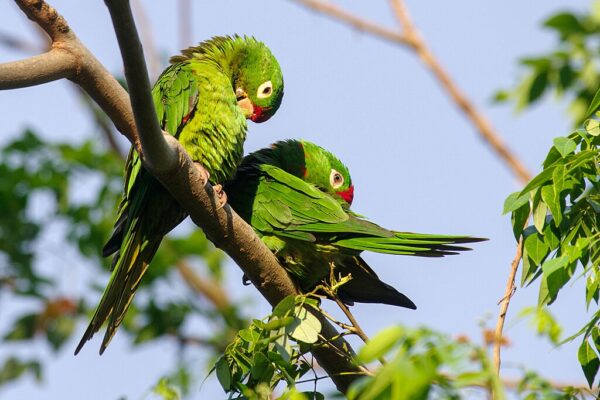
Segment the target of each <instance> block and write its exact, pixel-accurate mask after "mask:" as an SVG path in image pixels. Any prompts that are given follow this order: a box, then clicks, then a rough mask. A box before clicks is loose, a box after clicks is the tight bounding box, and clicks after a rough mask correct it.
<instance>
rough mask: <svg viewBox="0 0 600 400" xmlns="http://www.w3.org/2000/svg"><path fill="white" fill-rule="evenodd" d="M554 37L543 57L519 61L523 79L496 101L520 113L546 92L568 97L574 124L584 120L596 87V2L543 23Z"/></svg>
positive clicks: (599, 28) (599, 15) (599, 81)
mask: <svg viewBox="0 0 600 400" xmlns="http://www.w3.org/2000/svg"><path fill="white" fill-rule="evenodd" d="M543 27H544V28H546V29H548V30H550V31H552V32H554V33H555V34H556V35H557V39H558V44H557V46H556V47H555V49H554V50H553V51H551V52H548V53H546V54H542V55H539V56H534V57H526V58H523V59H521V60H520V64H521V66H522V68H523V70H524V73H523V77H522V78H521V80H520V82H519V83H518V84H517V85H516V87H515V88H514V89H511V90H501V91H498V92H497V93H496V95H495V100H496V101H498V102H507V101H510V102H513V103H515V106H516V109H517V111H521V110H523V109H525V108H527V107H529V106H531V105H533V104H535V103H537V102H538V101H539V100H541V99H542V98H543V96H544V95H545V94H547V93H554V94H555V95H556V96H558V97H562V96H564V95H568V98H569V101H570V105H569V113H570V114H571V117H572V119H573V122H574V125H575V126H579V125H580V124H581V123H582V122H583V120H584V119H585V118H586V110H587V108H588V105H589V104H590V102H591V100H592V98H593V96H594V94H595V93H596V89H597V88H598V86H599V85H600V73H599V72H598V65H599V64H600V42H599V41H598V38H599V37H600V2H598V1H596V2H594V3H593V7H592V9H591V10H590V11H589V12H587V13H575V12H567V11H564V12H559V13H556V14H554V15H552V16H550V17H549V18H547V19H546V20H545V21H544V22H543Z"/></svg>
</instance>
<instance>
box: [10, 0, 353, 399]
mask: <svg viewBox="0 0 600 400" xmlns="http://www.w3.org/2000/svg"><path fill="white" fill-rule="evenodd" d="M15 2H16V3H17V4H18V5H19V6H20V7H21V9H22V10H23V11H24V12H25V14H26V15H27V16H28V17H29V18H30V19H32V20H33V21H34V22H36V23H38V24H39V25H40V26H41V27H42V28H43V29H44V30H45V31H46V32H47V33H48V34H49V36H50V37H51V38H52V39H53V44H52V48H58V47H60V48H61V49H64V50H66V51H68V52H69V53H71V54H72V55H74V65H75V66H76V68H74V70H75V71H76V73H75V75H74V76H71V77H70V79H71V80H72V81H74V82H75V83H77V84H79V85H80V86H81V87H82V88H83V89H84V90H85V91H86V92H87V93H88V94H90V96H91V97H92V98H93V99H94V101H96V102H97V103H98V104H99V105H100V107H101V108H102V109H103V110H104V111H105V112H106V113H107V114H108V116H109V117H110V118H111V120H113V122H114V123H115V125H116V126H117V128H118V129H119V131H121V132H122V133H123V134H124V135H125V136H126V137H127V138H128V139H129V140H130V142H132V144H134V145H135V147H136V149H137V150H138V151H139V152H140V154H142V158H143V160H144V162H145V165H146V167H147V168H148V170H149V171H150V172H151V173H152V174H153V175H154V176H156V178H157V179H159V180H160V181H161V183H162V184H163V185H164V186H165V187H166V188H167V190H169V192H170V193H171V194H172V195H173V196H174V197H175V198H176V199H177V200H178V201H179V203H180V204H181V206H182V207H183V208H184V209H185V210H186V211H188V212H189V214H190V216H191V218H192V220H193V221H194V223H196V224H197V225H198V226H200V227H202V228H203V230H204V232H205V233H206V235H207V237H209V238H210V239H211V240H212V241H213V242H214V243H215V245H217V246H218V247H220V248H222V249H223V250H224V251H225V252H226V253H228V254H229V256H231V257H232V258H233V260H234V261H235V262H236V263H237V264H238V265H239V266H240V267H241V268H242V270H243V271H244V273H245V274H246V276H247V277H248V278H249V279H250V280H251V281H252V282H253V284H254V285H255V286H256V287H257V288H258V289H259V291H260V292H261V293H262V295H263V296H264V297H265V298H266V299H267V300H268V301H269V303H271V304H272V305H275V304H277V303H278V302H279V301H280V300H282V299H283V298H284V297H286V296H288V295H293V294H297V290H296V288H295V286H294V284H293V282H292V281H291V279H290V277H289V276H288V275H287V273H286V272H285V270H284V269H283V268H282V267H281V266H280V265H279V263H278V262H277V259H276V258H275V256H274V255H273V254H272V253H271V252H270V251H269V249H268V248H267V247H266V246H265V245H264V244H263V243H262V242H261V241H260V239H259V238H258V237H257V236H256V234H255V233H254V231H253V230H252V228H251V227H250V226H249V225H248V224H246V223H245V222H244V221H243V220H242V219H241V218H240V217H239V216H237V214H235V212H233V210H232V209H231V208H230V207H229V206H228V205H225V206H224V207H221V208H219V206H218V200H217V198H216V196H215V195H214V193H213V190H212V187H211V186H210V185H209V184H207V183H206V172H205V171H204V169H203V168H202V167H201V166H200V165H198V164H194V163H193V162H192V160H191V159H190V158H189V156H188V155H187V153H186V152H185V150H184V149H183V147H181V145H180V144H179V142H177V140H176V139H175V138H174V137H172V136H170V135H164V136H163V134H162V132H161V130H160V127H159V126H158V122H157V118H156V114H155V111H154V106H153V103H152V99H151V96H150V84H149V82H148V77H147V71H146V68H145V63H144V59H143V52H142V49H141V45H140V43H139V39H138V35H137V33H136V29H135V25H134V23H133V19H132V17H131V9H130V8H129V3H128V2H126V1H118V0H107V1H106V4H107V6H108V7H109V10H110V11H111V16H112V19H113V23H114V25H115V32H116V33H117V38H118V40H119V46H120V48H121V52H122V54H123V61H124V63H125V73H126V77H127V81H128V86H129V89H130V91H131V93H132V99H131V103H130V99H129V96H128V94H127V93H126V92H125V90H124V89H123V88H122V87H121V86H120V85H119V83H118V82H117V81H116V80H115V79H114V77H112V75H110V74H109V73H108V71H106V69H105V68H104V67H103V66H102V65H101V64H100V63H99V62H98V61H97V60H96V58H95V57H94V56H93V55H92V54H91V53H90V52H89V50H87V48H85V46H83V45H82V44H81V43H80V42H79V40H78V39H77V37H76V36H75V34H74V33H73V32H72V31H71V30H70V28H69V26H68V25H67V23H66V21H64V19H63V18H62V17H61V16H60V15H58V13H57V12H56V11H55V10H54V9H53V8H52V7H50V6H48V5H47V4H46V3H45V2H44V1H42V0H15ZM10 64H12V63H10ZM10 64H8V65H9V67H10ZM31 66H32V65H31V63H27V67H28V68H30V67H31ZM9 67H7V64H0V76H3V75H4V73H5V72H6V71H8V70H10V68H9ZM31 73H32V74H34V75H35V72H33V71H32V72H31ZM1 82H2V81H0V89H2V88H5V89H6V88H8V86H7V84H6V83H5V85H4V86H3V85H2V84H1ZM11 87H14V86H11ZM19 87H20V86H19ZM132 106H133V110H135V118H134V112H133V111H132ZM136 123H137V124H139V125H138V127H139V129H136ZM138 132H139V133H140V135H139V136H138ZM140 136H141V137H140ZM148 161H150V162H148ZM171 164H172V165H171ZM317 317H318V318H319V319H320V321H321V323H322V326H323V328H322V332H321V334H322V336H323V337H324V338H326V339H327V340H326V341H325V342H324V343H320V345H319V346H318V347H317V348H315V350H314V351H313V354H314V355H315V357H316V358H317V360H318V361H319V363H320V365H321V366H322V367H323V368H324V369H325V370H326V371H327V373H328V374H329V375H330V376H331V378H332V380H333V381H334V383H335V385H336V386H337V388H338V389H339V390H340V391H342V392H346V390H347V389H348V386H349V385H350V383H352V382H353V381H354V380H355V379H356V377H357V376H360V375H363V374H364V371H362V370H361V368H359V367H358V366H356V365H354V364H353V363H352V362H350V361H349V359H348V357H340V355H339V353H340V352H342V353H344V354H346V355H348V354H351V353H352V349H351V347H350V345H349V344H348V343H347V342H346V341H345V340H344V339H343V338H340V337H339V336H338V333H337V331H336V330H335V329H334V328H333V326H332V325H331V324H329V323H328V322H327V320H326V319H325V318H324V317H323V316H322V315H317Z"/></svg>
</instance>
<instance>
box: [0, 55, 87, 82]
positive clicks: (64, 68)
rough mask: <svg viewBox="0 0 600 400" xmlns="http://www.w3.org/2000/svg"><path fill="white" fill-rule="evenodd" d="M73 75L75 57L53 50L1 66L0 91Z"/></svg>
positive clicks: (74, 72)
mask: <svg viewBox="0 0 600 400" xmlns="http://www.w3.org/2000/svg"><path fill="white" fill-rule="evenodd" d="M75 74H76V63H75V57H74V56H73V55H72V54H71V53H69V52H67V51H64V50H61V49H57V48H55V49H52V50H50V51H49V52H47V53H44V54H40V55H37V56H33V57H30V58H28V59H25V60H19V61H13V62H9V63H5V64H1V65H0V89H17V88H22V87H28V86H35V85H41V84H43V83H48V82H52V81H55V80H57V79H63V78H71V77H73V76H75Z"/></svg>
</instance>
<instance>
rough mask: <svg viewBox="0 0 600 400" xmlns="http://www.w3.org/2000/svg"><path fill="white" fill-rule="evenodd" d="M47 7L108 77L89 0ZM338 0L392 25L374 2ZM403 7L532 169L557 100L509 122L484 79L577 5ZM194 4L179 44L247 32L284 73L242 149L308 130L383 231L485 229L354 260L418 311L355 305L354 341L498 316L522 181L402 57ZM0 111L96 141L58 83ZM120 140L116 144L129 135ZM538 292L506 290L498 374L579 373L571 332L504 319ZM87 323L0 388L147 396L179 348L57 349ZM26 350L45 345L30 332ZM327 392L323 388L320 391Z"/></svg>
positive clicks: (241, 7)
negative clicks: (386, 331)
mask: <svg viewBox="0 0 600 400" xmlns="http://www.w3.org/2000/svg"><path fill="white" fill-rule="evenodd" d="M51 4H52V5H53V6H55V7H56V8H57V9H58V10H59V12H60V13H62V14H63V15H64V16H65V17H66V19H67V21H68V22H69V23H70V25H71V27H72V28H73V29H74V30H75V32H76V34H77V35H78V36H79V38H80V40H81V41H82V42H83V43H84V44H85V45H87V46H88V47H89V48H90V50H91V51H92V52H93V53H94V54H95V55H96V56H97V58H98V59H99V60H100V61H101V62H102V63H104V65H105V66H106V67H107V68H108V69H109V70H110V71H113V72H114V73H117V74H120V73H121V70H122V64H121V60H120V58H119V51H118V47H117V43H116V40H115V38H114V32H113V31H112V27H111V24H110V18H109V16H108V12H107V10H106V8H105V6H104V3H103V2H102V1H87V2H85V7H84V6H82V4H83V3H82V2H73V1H66V0H63V1H59V0H55V1H52V2H51ZM142 4H143V5H144V9H145V11H146V13H147V16H148V18H149V21H150V25H149V26H150V28H151V32H150V34H151V35H152V36H153V38H154V41H155V45H156V48H157V49H158V50H159V51H160V53H161V54H162V55H164V56H165V57H164V58H166V56H168V55H172V54H175V53H177V52H178V50H179V49H180V48H181V44H180V43H179V37H178V34H179V30H178V27H177V22H178V17H177V12H176V8H175V7H174V3H173V2H151V1H148V0H146V1H143V2H142ZM336 4H339V5H341V6H343V7H345V8H347V9H349V10H351V11H353V12H355V13H357V14H359V15H361V16H363V17H366V18H369V19H372V20H376V21H379V22H381V23H382V24H384V25H386V26H389V27H391V28H395V27H397V25H396V21H395V19H394V17H393V14H392V12H391V9H390V7H389V4H388V3H387V2H385V1H377V2H374V1H370V2H366V1H363V2H351V1H339V2H336ZM407 5H408V8H409V10H410V12H411V14H412V17H413V20H414V22H415V24H416V26H417V27H418V29H419V30H421V32H422V34H423V35H424V37H425V39H426V41H427V42H428V43H429V45H430V47H431V48H432V50H433V52H434V53H435V55H436V56H437V57H438V58H439V60H440V62H441V63H442V64H443V65H444V67H445V68H446V69H447V71H448V72H449V73H450V75H451V76H452V77H453V78H454V79H455V81H456V82H457V84H458V85H459V87H461V88H462V90H463V91H464V92H465V93H466V94H467V95H468V97H469V98H470V99H472V100H473V101H474V103H475V104H476V105H477V106H478V107H479V109H480V110H481V111H482V112H483V113H485V115H486V116H487V117H488V118H489V119H490V120H491V122H492V124H493V125H494V126H495V127H496V128H497V130H498V132H499V133H500V134H501V135H502V137H503V138H504V140H505V141H506V142H507V143H508V144H509V145H510V147H511V148H512V149H513V150H514V151H515V153H516V154H517V155H518V156H519V158H520V159H521V160H522V161H523V162H524V163H525V165H526V166H527V167H528V168H529V169H530V170H531V171H533V172H534V173H537V172H539V167H540V164H541V162H542V160H543V158H544V156H545V155H546V153H547V151H548V150H549V148H550V146H551V145H552V138H554V137H556V136H560V135H566V134H568V133H570V127H569V118H568V116H567V115H566V111H565V107H564V103H557V102H556V101H555V99H546V100H545V101H544V102H543V103H542V104H540V105H536V106H535V107H533V108H532V109H531V110H529V111H527V112H525V113H523V114H520V115H515V113H514V112H513V110H512V108H511V107H510V106H506V105H503V106H498V105H495V104H493V103H492V101H491V98H492V95H493V93H494V92H495V91H496V90H498V89H501V88H507V87H512V86H514V83H515V82H516V79H517V78H518V76H519V73H520V69H519V68H518V66H517V59H518V58H519V57H521V56H525V55H533V54H537V53H541V52H544V51H546V50H548V49H551V48H552V47H553V45H554V43H555V38H554V37H553V35H552V34H551V33H550V32H546V31H544V30H542V29H541V28H540V26H541V22H542V21H543V19H545V17H547V16H548V15H550V14H552V13H555V12H557V11H559V10H562V9H569V10H580V11H582V10H585V9H586V8H587V7H589V3H588V2H587V1H579V0H578V1H574V0H552V1H550V0H546V1H543V2H542V1H538V2H533V1H529V2H523V1H516V0H511V1H503V2H481V1H473V0H470V1H469V0H456V1H452V2H442V1H437V2H433V1H408V2H407ZM192 11H193V13H192V15H193V17H192V21H193V22H192V23H193V26H192V38H193V42H194V43H195V42H198V41H201V40H203V39H206V38H209V37H211V36H214V35H222V34H232V33H239V34H247V35H254V36H255V37H257V38H259V39H260V40H262V41H264V42H265V43H266V44H267V45H268V46H269V47H270V48H271V49H272V51H273V53H274V54H275V55H276V57H277V58H278V60H279V62H280V64H281V67H282V70H283V73H284V79H285V96H284V99H283V104H282V106H281V108H280V109H279V111H278V112H277V114H276V115H275V116H274V117H273V118H272V119H271V120H269V121H268V122H267V123H264V124H260V125H257V124H252V123H250V126H249V135H248V140H247V142H246V146H245V149H246V151H247V152H249V151H253V150H256V149H259V148H261V147H264V146H267V145H268V144H270V143H272V142H274V141H276V140H279V139H284V138H303V139H307V140H311V141H314V142H316V143H318V144H319V145H321V146H323V147H325V148H327V149H329V150H330V151H332V152H333V153H335V154H336V155H338V156H339V158H340V159H341V160H342V161H343V162H344V163H345V164H346V165H347V166H348V167H349V168H350V171H351V174H352V179H353V182H354V185H355V197H354V203H353V209H354V210H355V211H357V212H358V213H360V214H363V215H366V216H368V217H369V218H370V219H371V220H372V221H374V222H377V223H379V224H381V225H383V226H385V227H388V228H393V229H396V230H404V231H417V232H428V233H448V234H468V235H474V236H481V237H487V238H490V241H489V242H486V243H481V244H477V245H476V246H474V247H475V251H473V252H470V253H468V254H463V255H460V256H455V257H449V258H445V259H415V258H406V257H404V258H402V257H394V256H386V255H378V254H366V255H365V258H366V259H367V261H368V262H369V263H370V265H371V266H372V267H373V268H374V269H375V270H376V271H377V273H378V274H379V276H380V278H381V279H382V280H384V281H386V282H388V283H390V284H392V285H393V286H395V287H396V288H397V289H399V290H400V291H402V292H403V293H405V294H406V295H408V296H409V297H410V298H411V299H412V300H413V301H414V302H415V303H416V304H417V306H418V310H417V311H410V310H405V309H400V308H394V307H392V306H385V305H358V306H356V307H354V308H353V312H354V313H355V316H356V317H357V319H358V320H359V321H361V323H362V326H363V328H364V329H365V331H366V332H367V334H370V335H372V334H374V333H376V332H377V331H378V330H380V329H382V328H383V327H385V326H389V325H391V324H394V323H403V324H406V325H409V326H417V325H421V324H424V325H428V326H430V327H432V328H434V329H437V330H440V331H443V332H446V333H448V334H451V335H459V334H466V335H468V336H469V337H471V338H472V339H474V340H477V341H479V340H481V328H480V322H481V321H484V322H485V323H486V324H487V326H488V327H493V326H494V325H495V321H496V316H497V311H498V307H497V305H496V304H497V302H498V301H499V300H500V299H501V297H502V296H503V293H504V288H505V285H506V279H507V275H508V271H509V265H510V262H511V260H512V258H513V257H514V252H515V241H514V238H513V235H512V231H511V227H510V218H509V217H508V216H502V215H501V210H502V204H503V202H504V199H505V198H506V196H507V195H508V194H509V193H511V192H513V191H515V190H518V189H519V188H520V187H521V185H520V184H519V183H518V181H517V180H516V179H515V178H514V177H513V175H512V174H511V173H510V172H509V171H508V170H507V169H506V168H505V166H504V165H503V164H501V163H500V161H499V160H498V159H497V158H496V157H495V155H494V154H492V152H491V151H490V150H489V149H488V147H487V145H486V144H485V143H483V141H482V140H481V139H479V137H478V136H477V134H476V132H475V131H474V129H473V127H472V126H471V125H470V123H469V122H468V121H467V120H466V119H465V118H464V117H463V115H462V114H461V113H460V112H459V111H458V110H457V108H456V107H455V106H454V104H453V103H452V102H451V101H450V100H449V98H448V97H447V95H446V93H445V92H443V91H442V90H441V88H440V87H439V86H438V84H437V82H436V81H434V79H432V77H431V75H430V74H429V73H428V72H427V71H426V70H425V69H424V67H423V65H422V64H421V63H420V62H419V60H418V59H417V58H416V57H415V56H414V54H413V53H411V52H410V51H407V50H406V49H404V48H402V47H399V46H397V45H394V44H390V43H386V42H384V41H382V40H379V39H377V38H374V37H372V36H369V35H367V34H363V33H361V32H357V31H355V30H353V29H351V28H348V27H346V26H344V25H341V24H339V23H337V22H334V21H332V20H330V19H329V18H327V17H324V16H321V15H319V14H316V13H314V12H311V11H308V10H306V9H304V8H302V7H299V6H297V5H296V4H294V3H293V2H292V1H276V0H272V1H260V2H242V1H218V2H206V1H202V2H200V1H198V2H194V4H193V10H192ZM0 15H1V16H2V21H3V24H2V27H1V28H0V31H3V32H10V33H13V34H16V35H19V36H21V37H24V38H27V39H28V40H30V41H36V40H37V39H38V36H37V33H36V32H35V30H33V29H31V26H30V24H29V22H28V20H27V19H26V18H25V16H24V15H23V14H22V13H21V12H20V10H19V9H18V8H17V7H16V6H15V5H14V4H13V3H12V2H9V1H4V2H1V3H0ZM22 57H24V54H21V53H16V52H13V51H8V50H7V49H5V48H2V47H0V62H5V61H10V60H16V59H19V58H22ZM162 67H164V65H163V66H162ZM0 109H1V110H3V111H2V115H3V118H2V121H3V129H2V132H1V133H0V143H4V142H6V141H7V140H9V139H10V138H11V137H14V136H15V135H17V134H19V133H20V132H21V131H22V130H23V128H25V127H28V126H29V127H34V128H35V129H36V130H38V131H39V132H41V133H44V134H45V135H46V136H47V137H48V138H51V139H55V140H73V141H81V140H84V139H85V138H89V137H95V138H98V140H102V139H101V137H100V135H99V134H97V133H95V132H93V131H92V126H93V125H92V121H90V119H89V116H88V114H87V113H86V112H83V111H81V110H82V109H81V107H80V104H79V100H78V99H77V97H75V96H73V90H72V88H71V86H70V84H69V83H67V82H54V83H50V84H47V85H43V86H37V87H33V88H27V89H19V90H14V91H5V92H1V93H0ZM80 111H81V112H80ZM121 143H122V144H123V147H124V148H125V147H126V142H125V141H124V140H122V142H121ZM82 190H83V191H85V188H84V187H82ZM57 246H60V243H59V244H57ZM72 253H73V252H70V251H69V250H68V249H65V250H64V253H63V251H62V250H60V251H58V252H57V254H62V257H65V259H67V258H69V257H71V258H72V257H73V256H74V255H73V254H72ZM75 264H76V263H75ZM230 264H231V263H230ZM49 265H50V268H55V270H54V271H55V273H58V274H64V275H65V282H66V283H65V284H64V285H63V287H61V288H60V289H59V290H64V293H60V294H66V295H68V294H74V293H79V292H78V291H80V290H82V288H83V287H84V286H83V281H82V276H85V265H73V263H65V262H61V260H60V259H59V260H56V259H55V260H53V261H51V262H49ZM227 271H228V276H229V280H228V288H230V289H231V292H232V293H233V295H234V297H237V298H251V299H252V302H253V304H254V305H255V307H254V308H253V309H252V314H251V315H252V316H254V317H256V318H262V317H263V316H264V315H266V314H268V313H269V311H270V307H269V306H268V304H267V303H266V301H264V300H263V299H262V298H260V297H259V296H258V295H257V294H256V291H255V289H254V288H253V287H251V286H250V287H245V286H242V285H241V284H240V282H241V272H240V270H239V269H238V268H237V267H236V266H235V265H230V266H229V268H228V269H227ZM166 289H168V288H166ZM536 302H537V284H536V285H533V286H532V287H530V288H527V289H521V288H519V289H518V290H517V292H516V294H515V296H514V298H513V300H512V302H511V306H510V309H509V314H508V318H507V324H506V327H505V334H506V335H507V336H508V338H509V339H510V341H511V343H512V345H511V347H509V348H507V349H504V350H503V367H504V369H503V374H504V375H505V376H517V375H518V370H517V369H516V368H517V367H519V366H521V365H526V366H527V367H528V368H531V369H534V370H537V371H538V372H540V373H542V374H543V375H545V376H547V377H549V378H552V379H555V380H557V381H562V382H580V383H583V382H584V377H583V374H582V372H581V369H580V366H579V364H578V362H577V358H576V345H577V344H578V343H577V342H576V343H575V344H568V345H565V346H563V347H561V348H559V349H555V348H553V347H552V346H551V345H550V344H549V343H548V342H547V341H545V340H539V339H538V338H537V337H536V336H535V333H534V332H533V330H532V329H531V328H530V327H529V326H528V324H527V322H526V321H524V320H520V319H518V318H517V314H518V313H519V311H520V310H521V309H523V308H524V307H526V306H529V305H534V304H536ZM22 307H25V306H24V305H22V304H14V302H10V301H8V300H7V298H6V297H2V296H0V310H1V311H0V329H5V327H6V324H7V323H8V322H9V321H10V320H11V317H13V316H14V315H16V312H17V311H16V310H19V309H22ZM330 308H331V307H330ZM583 310H584V296H583V290H582V282H576V283H575V284H574V285H573V286H572V287H571V288H569V289H568V290H565V291H563V292H561V296H560V298H559V300H558V301H557V303H556V304H553V305H552V307H551V311H552V312H553V313H554V314H555V315H556V316H557V317H558V319H559V321H560V322H561V323H563V325H564V326H567V327H569V326H571V327H577V326H580V325H581V324H582V323H583V321H584V319H585V313H584V311H583ZM84 329H85V324H84V323H83V321H82V323H81V324H80V326H79V333H77V334H75V335H74V337H73V343H71V344H68V345H66V346H65V347H64V348H63V350H62V352H61V353H59V355H58V357H56V358H53V359H52V361H51V362H49V363H48V364H47V368H46V375H45V380H44V383H43V384H42V385H41V386H37V385H35V384H34V382H33V380H32V379H30V378H26V379H23V380H20V381H19V382H18V383H16V384H13V385H11V386H9V387H7V388H5V389H3V391H2V397H3V398H7V399H16V398H61V399H80V398H86V399H116V398H119V397H120V396H126V397H127V398H130V399H140V398H147V396H148V391H149V390H150V388H151V387H152V385H153V384H154V383H156V381H157V380H158V378H159V377H160V376H162V375H163V374H165V373H166V372H168V371H170V370H171V369H172V367H173V363H174V360H175V354H176V351H177V348H176V345H175V344H174V343H173V342H169V341H164V342H160V343H159V344H157V345H153V346H141V347H137V348H136V350H135V351H132V350H131V348H130V345H129V341H128V340H127V339H125V338H124V337H123V336H124V335H122V334H121V335H119V334H117V336H116V338H115V340H113V342H112V343H111V346H110V348H109V350H108V351H107V352H106V353H105V354H104V355H103V356H102V357H99V356H98V355H97V351H96V348H97V346H99V343H100V339H99V338H95V339H94V340H93V341H92V342H91V343H89V344H88V347H90V348H86V349H84V351H82V353H81V354H80V355H79V356H78V357H73V356H72V350H73V348H74V347H75V344H76V340H78V339H79V336H80V334H81V333H83V331H84ZM198 329H200V330H201V329H205V328H204V327H201V326H199V327H198ZM565 333H566V334H567V335H568V334H570V333H572V332H571V331H567V332H565ZM1 354H2V352H1V351H0V355H1ZM23 354H25V355H41V356H43V357H50V356H51V352H50V350H49V349H48V348H47V347H46V345H45V344H42V343H41V342H40V344H39V345H36V346H33V347H32V348H29V349H25V350H24V351H23ZM194 360H195V362H196V365H197V368H198V370H199V372H198V373H199V374H201V375H202V376H204V375H205V370H200V368H201V365H202V360H203V356H202V353H201V352H198V354H197V356H196V358H195V359H194ZM327 387H330V386H327V385H326V384H324V385H323V386H321V389H323V390H326V389H327ZM194 390H195V391H197V393H196V392H194V394H193V395H192V396H191V397H192V398H219V397H220V398H225V395H224V394H223V392H222V390H221V389H220V387H219V385H218V383H217V382H216V379H215V378H214V376H213V377H210V378H208V380H207V381H206V382H205V383H204V385H203V386H202V387H201V388H198V387H196V388H194Z"/></svg>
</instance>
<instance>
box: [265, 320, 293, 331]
mask: <svg viewBox="0 0 600 400" xmlns="http://www.w3.org/2000/svg"><path fill="white" fill-rule="evenodd" d="M295 320H296V319H295V318H294V317H283V318H274V319H272V320H270V321H269V322H267V324H266V325H265V330H267V331H273V330H276V329H280V328H283V327H285V326H288V325H291V324H293V323H294V321H295Z"/></svg>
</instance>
